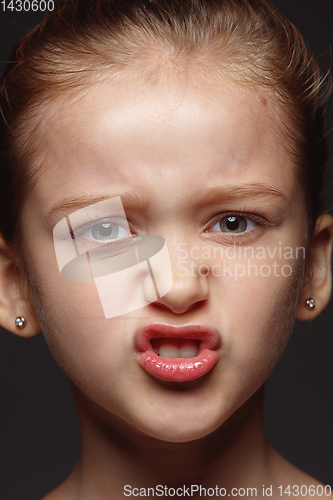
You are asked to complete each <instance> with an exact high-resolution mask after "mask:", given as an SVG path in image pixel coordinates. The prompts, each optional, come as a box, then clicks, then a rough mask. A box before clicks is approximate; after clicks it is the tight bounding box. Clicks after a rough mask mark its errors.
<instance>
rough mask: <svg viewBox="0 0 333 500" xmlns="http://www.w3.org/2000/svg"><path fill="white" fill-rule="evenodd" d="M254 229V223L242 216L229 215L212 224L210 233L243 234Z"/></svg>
mask: <svg viewBox="0 0 333 500" xmlns="http://www.w3.org/2000/svg"><path fill="white" fill-rule="evenodd" d="M255 227H256V224H255V222H253V221H252V220H251V219H249V218H248V217H244V216H243V215H229V216H226V217H222V218H221V219H219V221H218V222H217V223H216V224H214V226H213V227H212V229H211V231H212V232H215V233H216V232H222V233H229V234H236V233H245V232H246V231H249V230H251V229H253V228H255Z"/></svg>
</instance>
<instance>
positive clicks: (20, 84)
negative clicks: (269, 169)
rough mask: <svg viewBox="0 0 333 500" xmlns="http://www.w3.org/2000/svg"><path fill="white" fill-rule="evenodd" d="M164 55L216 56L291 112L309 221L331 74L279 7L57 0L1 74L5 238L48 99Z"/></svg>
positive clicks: (238, 1) (0, 226)
mask: <svg viewBox="0 0 333 500" xmlns="http://www.w3.org/2000/svg"><path fill="white" fill-rule="evenodd" d="M156 54H158V55H159V58H156ZM161 57H163V58H167V60H168V61H169V62H172V63H173V64H175V65H176V64H180V65H181V64H182V62H184V61H190V62H194V63H195V64H198V65H201V67H202V68H206V70H209V67H210V68H212V64H214V65H215V72H218V71H221V72H227V73H228V75H233V76H234V77H235V78H236V80H237V81H239V82H241V83H244V84H245V85H248V86H251V87H253V88H255V89H263V90H264V91H265V90H266V91H268V92H270V93H272V94H273V95H274V97H275V98H276V102H277V103H278V104H280V105H281V107H282V108H283V110H284V114H285V115H286V117H288V119H287V120H286V121H285V131H284V132H285V134H286V135H287V138H288V144H289V145H290V149H291V151H292V154H293V156H294V158H295V164H296V166H297V170H298V172H299V175H300V178H301V181H302V186H303V188H304V189H305V193H306V198H307V205H308V215H309V224H310V225H311V224H312V223H313V222H314V221H315V219H316V217H317V216H318V214H319V213H320V211H321V210H322V207H321V206H320V196H319V192H320V188H321V183H322V172H323V168H324V166H325V164H326V162H327V159H328V148H327V141H326V139H325V136H324V128H323V105H324V102H325V99H326V98H327V96H328V94H329V91H330V78H326V77H327V76H328V73H327V72H326V74H324V75H323V72H322V70H321V68H320V65H319V64H318V62H317V61H316V60H315V59H314V58H313V57H312V55H311V54H310V52H309V51H308V50H307V47H306V45H305V43H304V40H303V38H302V36H301V35H300V33H299V32H298V30H297V29H296V28H295V27H294V26H293V25H292V24H291V23H290V22H289V21H288V20H287V19H286V18H285V17H284V16H282V14H280V13H279V12H278V11H277V10H276V9H274V8H273V7H272V6H270V5H269V4H268V3H267V2H266V1H265V0H173V1H172V2H170V1H169V0H97V1H91V0H81V1H80V0H76V1H74V2H67V3H65V4H61V3H58V4H57V7H56V10H55V12H53V13H50V14H49V15H48V16H47V17H46V19H45V20H44V21H43V22H42V23H41V24H40V25H39V26H37V27H36V28H34V29H32V30H31V31H30V32H28V33H27V34H26V35H25V37H24V38H23V39H22V41H21V43H20V45H19V47H18V49H17V51H16V58H17V64H16V65H14V66H13V67H8V68H7V70H6V71H5V74H4V76H3V79H2V84H1V89H0V106H1V114H2V118H3V119H2V120H1V126H0V128H1V130H0V132H1V139H0V186H1V188H0V189H1V192H0V200H1V201H0V231H1V232H2V234H3V235H4V237H5V238H6V239H7V240H8V241H14V240H15V239H16V236H17V235H16V229H15V228H17V227H18V221H19V215H20V213H21V210H22V204H23V202H24V199H25V197H26V195H27V193H28V192H29V190H30V189H32V187H33V184H34V182H35V181H36V175H35V174H36V172H38V168H37V166H36V164H35V163H34V159H35V158H36V151H35V147H34V136H35V133H36V131H37V129H38V120H39V118H40V116H41V113H42V112H43V109H44V108H45V105H46V103H49V102H52V101H53V100H54V99H57V98H58V97H59V96H60V95H64V94H66V93H70V92H78V91H80V90H82V89H83V88H85V87H87V86H89V85H91V84H93V83H94V82H96V80H98V79H99V78H102V77H103V75H105V74H110V73H116V72H122V71H123V70H124V69H125V68H128V67H133V66H135V65H136V64H142V63H143V64H146V65H150V67H153V66H154V65H155V66H154V68H153V70H154V71H155V72H159V71H160V72H161V71H163V69H161V65H160V61H161V59H160V58H161ZM325 82H326V83H325ZM288 123H289V125H288ZM290 124H291V125H290ZM37 177H38V176H37Z"/></svg>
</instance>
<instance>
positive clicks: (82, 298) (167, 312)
mask: <svg viewBox="0 0 333 500" xmlns="http://www.w3.org/2000/svg"><path fill="white" fill-rule="evenodd" d="M43 120H44V123H43V127H42V130H43V132H42V136H41V139H40V148H41V153H42V155H44V164H43V170H42V171H41V172H40V173H39V178H38V181H37V184H36V187H35V189H34V191H33V192H32V193H31V195H30V197H29V200H28V202H27V205H26V210H25V212H24V215H23V222H24V225H23V227H24V241H25V261H26V265H27V269H28V273H29V277H30V281H31V286H32V292H33V297H34V301H35V306H36V309H37V314H38V316H39V318H40V322H41V327H42V329H43V332H44V335H45V337H46V340H47V342H48V344H49V346H50V349H51V350H52V352H53V355H54V356H55V358H56V360H57V362H58V363H59V365H60V366H61V367H62V369H63V370H64V371H65V372H66V373H67V374H68V376H69V377H70V379H71V380H72V382H73V384H74V385H75V386H76V387H78V388H79V391H77V392H78V394H81V396H78V399H79V401H80V398H81V404H85V405H90V406H91V407H93V408H95V410H96V409H98V408H99V409H100V410H101V409H102V413H103V415H104V417H103V418H106V419H108V420H109V421H113V420H117V422H118V425H121V424H119V422H124V421H126V422H127V423H129V424H131V426H134V428H136V429H137V430H141V431H143V432H144V433H146V434H148V435H150V436H154V437H157V438H160V439H163V440H170V441H186V440H192V439H195V438H199V437H201V436H204V435H207V434H208V433H210V432H211V431H213V430H214V429H216V428H217V427H218V426H220V425H221V424H222V423H223V422H225V421H226V419H228V417H230V416H231V415H232V413H233V412H235V411H236V410H237V409H238V408H240V406H241V405H243V403H245V401H247V400H248V398H249V397H250V396H251V395H253V394H254V392H255V391H257V389H258V388H259V387H260V386H261V385H262V383H263V382H264V381H265V379H266V378H267V376H268V375H269V373H270V372H271V370H272V368H273V366H274V365H275V364H276V362H277V360H278V358H279V356H280V354H281V352H282V350H283V348H284V346H285V344H286V341H287V339H288V336H289V333H290V329H291V326H292V323H293V319H294V313H295V306H296V302H297V295H298V290H299V286H300V281H301V275H302V269H303V259H304V250H303V248H302V247H305V244H306V211H305V203H304V195H303V192H302V190H301V189H300V188H299V182H298V180H297V175H296V173H295V167H294V165H293V163H292V160H291V158H290V156H289V155H288V154H287V152H286V148H285V147H284V141H283V138H282V135H281V130H280V127H279V115H278V113H277V112H276V111H274V106H273V103H272V102H271V101H270V100H269V98H264V97H261V96H260V95H259V94H256V93H254V92H249V91H245V90H244V88H242V87H240V86H239V87H238V86H237V85H236V86H235V85H234V84H232V83H231V82H229V81H228V80H227V79H226V80H225V81H223V80H222V79H221V82H220V83H219V84H218V85H216V83H215V84H214V85H213V84H212V85H208V84H207V82H206V83H205V84H201V85H199V84H194V83H193V82H190V80H187V81H182V80H181V79H180V78H178V79H177V78H176V77H175V78H173V79H170V80H169V81H164V82H162V81H160V82H159V83H156V82H155V83H152V82H150V83H147V82H145V83H144V82H140V81H139V77H137V78H135V77H134V76H132V78H128V83H126V82H124V81H122V82H121V83H119V82H118V83H115V82H114V81H112V79H110V80H109V81H105V82H104V83H103V84H102V85H100V86H99V87H98V88H92V89H91V90H89V92H87V94H86V95H85V96H84V97H82V98H81V99H80V100H79V101H77V102H75V103H73V102H72V103H71V104H68V103H67V104H66V103H65V102H64V101H63V102H61V101H59V102H57V103H56V104H54V105H53V108H52V109H51V110H50V111H49V112H48V114H47V115H46V116H45V117H44V118H43ZM118 196H120V197H121V200H122V204H123V206H124V210H125V213H126V217H127V220H128V224H129V227H130V229H131V232H132V233H133V234H148V233H152V234H157V235H160V236H162V237H163V238H165V240H166V242H167V247H168V251H169V256H170V260H171V264H172V274H173V286H172V288H171V290H170V291H169V292H168V293H167V294H166V295H164V296H163V297H162V298H160V299H159V300H158V301H157V302H154V303H151V304H149V305H147V306H146V307H143V308H141V309H138V310H136V311H134V312H130V313H128V314H123V315H120V316H117V317H114V318H111V319H103V313H102V310H101V305H100V302H99V298H98V295H97V292H96V288H95V285H94V283H91V282H85V283H84V282H74V281H67V280H65V279H64V278H62V277H61V276H60V273H59V269H58V265H57V262H56V257H55V251H54V244H53V233H52V231H53V227H54V226H55V224H57V222H59V221H60V220H61V219H63V218H64V217H65V216H66V215H69V214H70V213H73V212H75V211H76V210H79V209H80V208H82V207H83V206H88V205H90V204H93V203H95V202H96V201H99V200H100V199H102V198H105V199H109V198H113V197H118ZM103 217H104V215H103ZM105 217H106V218H104V219H103V221H104V223H108V219H107V214H106V216H105ZM98 224H99V226H98ZM96 227H97V229H96V230H94V231H93V232H91V231H90V232H89V235H88V232H87V231H83V232H82V234H83V237H87V238H90V239H91V238H98V237H100V235H101V232H100V222H98V221H97V222H96ZM96 235H99V236H96ZM152 324H153V326H149V325H152ZM161 324H164V325H165V324H166V325H170V330H168V328H167V329H166V331H167V332H169V333H167V334H166V336H167V337H168V336H169V337H177V336H180V337H181V336H182V334H179V333H177V332H182V331H184V332H185V330H182V329H179V330H177V329H175V330H173V329H172V328H171V327H172V326H176V327H179V326H184V325H192V327H189V330H191V331H193V330H195V329H197V330H198V331H199V330H200V331H204V332H205V331H206V332H207V331H210V332H213V337H214V346H210V350H211V351H212V352H213V359H214V361H216V360H217V361H216V363H215V364H214V363H211V364H210V365H209V366H208V365H207V366H208V368H207V369H208V371H207V373H205V374H203V375H202V376H199V377H197V375H198V374H199V372H196V375H195V376H193V377H192V376H191V375H190V376H188V377H187V378H186V377H185V378H181V377H180V379H179V380H177V381H175V380H174V379H172V377H171V379H170V377H169V378H168V376H166V375H165V373H164V372H162V371H161V372H159V374H160V375H161V374H162V375H161V378H160V376H155V375H152V374H151V373H150V372H149V369H146V368H147V366H146V367H145V365H144V364H143V363H142V359H143V357H144V356H145V355H147V352H146V351H147V349H146V347H147V346H146V347H142V342H141V344H140V332H141V333H142V332H145V335H148V339H147V338H146V341H147V343H148V344H149V345H150V342H149V335H150V336H151V337H152V336H155V337H158V336H160V337H162V336H163V335H162V334H161V335H159V334H156V332H160V331H161V328H162V327H161ZM193 325H194V326H193ZM198 325H200V328H199V327H198ZM147 331H148V332H150V334H149V333H148V334H147ZM174 331H175V333H174V334H173V333H172V332H174ZM154 332H155V334H154ZM200 335H201V334H198V339H197V340H198V342H195V343H194V344H196V345H197V346H198V344H199V354H198V355H197V356H194V357H193V359H192V360H191V362H192V363H195V362H196V358H197V359H198V356H200V352H201V351H200V349H201V347H200V344H201V346H202V345H203V343H204V339H203V338H202V337H200ZM186 336H187V334H186V333H184V337H186ZM141 340H142V339H141ZM157 342H158V341H157ZM180 342H183V343H185V344H187V343H191V342H189V341H188V338H187V339H185V340H181V341H180ZM153 343H154V341H153ZM165 344H175V342H174V341H167V339H163V340H162V343H161V345H162V346H163V345H165ZM158 347H159V346H158ZM155 348H156V345H155ZM173 348H179V345H177V346H175V345H173ZM150 350H151V352H154V351H153V349H152V347H151V346H150ZM164 352H165V353H167V356H166V357H169V356H171V354H170V351H168V349H167V348H166V351H164ZM148 354H149V352H148ZM192 355H193V353H192ZM214 356H215V357H214ZM155 357H157V356H156V355H155ZM189 362H190V361H189V360H184V363H189ZM170 363H172V361H170V362H169V364H170ZM213 365H214V366H213ZM163 373H164V375H163ZM192 378H194V379H193V380H192ZM83 401H84V403H83ZM96 411H97V410H96ZM119 417H120V419H119Z"/></svg>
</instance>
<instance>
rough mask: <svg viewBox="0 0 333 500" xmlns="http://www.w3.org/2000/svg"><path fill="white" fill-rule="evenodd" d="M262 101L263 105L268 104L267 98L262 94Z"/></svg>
mask: <svg viewBox="0 0 333 500" xmlns="http://www.w3.org/2000/svg"><path fill="white" fill-rule="evenodd" d="M260 101H261V104H262V105H263V106H267V99H266V97H264V96H260Z"/></svg>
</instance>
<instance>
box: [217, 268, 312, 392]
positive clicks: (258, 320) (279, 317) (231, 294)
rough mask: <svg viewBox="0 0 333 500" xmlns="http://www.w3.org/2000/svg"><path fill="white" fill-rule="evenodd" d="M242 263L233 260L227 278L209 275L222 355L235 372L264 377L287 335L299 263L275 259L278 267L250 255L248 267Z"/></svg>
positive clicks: (291, 323) (292, 309)
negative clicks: (213, 289)
mask: <svg viewBox="0 0 333 500" xmlns="http://www.w3.org/2000/svg"><path fill="white" fill-rule="evenodd" d="M248 262H249V261H247V260H241V259H237V260H235V262H234V264H232V266H231V268H229V269H230V273H229V276H228V277H227V276H222V277H219V278H215V283H214V286H215V293H216V297H217V303H218V304H219V308H218V309H219V310H220V314H219V316H220V324H221V327H220V328H221V331H222V342H223V354H224V356H225V359H228V360H229V361H230V366H231V371H232V372H233V373H234V374H235V375H236V373H238V374H239V373H240V372H242V371H243V372H244V373H246V374H247V376H249V375H250V374H253V377H252V380H254V379H255V378H256V377H258V376H259V377H260V376H262V379H263V380H262V381H264V380H265V378H266V377H267V376H268V375H269V373H270V372H271V371H272V369H273V368H274V366H275V364H276V363H277V361H278V359H279V358H280V356H281V354H282V351H283V349H284V347H285V345H286V343H287V341H288V339H289V336H290V333H291V330H292V326H293V323H294V318H295V310H296V306H297V301H298V295H299V290H300V284H301V278H302V275H303V264H304V262H303V261H302V260H301V259H298V260H295V259H292V260H291V259H288V260H286V259H281V260H280V261H279V266H278V265H277V263H276V261H275V260H273V259H265V260H260V259H252V260H251V262H250V264H251V266H252V267H251V268H249V267H248ZM237 266H239V267H238V268H237ZM283 266H288V267H284V271H285V272H284V275H283V273H282V272H281V270H282V267H283ZM237 271H238V275H237ZM261 271H262V272H261ZM269 271H270V274H269ZM231 274H232V276H231ZM215 309H217V307H216V306H215ZM212 314H214V310H212ZM260 374H261V375H260ZM244 382H245V383H251V376H249V377H248V379H246V378H244Z"/></svg>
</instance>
